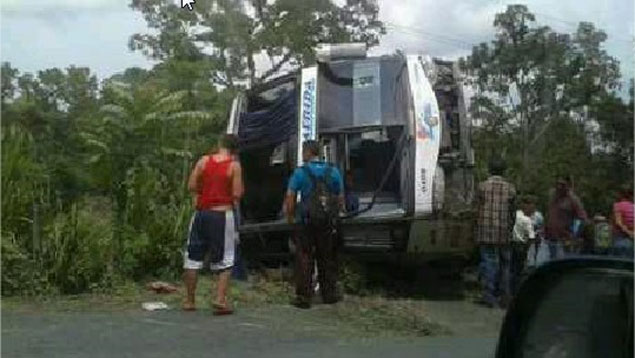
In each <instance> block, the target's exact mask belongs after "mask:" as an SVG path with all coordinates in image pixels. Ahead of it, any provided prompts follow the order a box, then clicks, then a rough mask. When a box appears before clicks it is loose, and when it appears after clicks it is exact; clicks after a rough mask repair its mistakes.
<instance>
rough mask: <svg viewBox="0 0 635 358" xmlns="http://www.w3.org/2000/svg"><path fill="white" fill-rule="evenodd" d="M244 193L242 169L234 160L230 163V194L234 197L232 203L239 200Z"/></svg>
mask: <svg viewBox="0 0 635 358" xmlns="http://www.w3.org/2000/svg"><path fill="white" fill-rule="evenodd" d="M244 194H245V186H244V184H243V169H242V167H241V166H240V163H239V162H234V163H233V164H232V196H233V198H234V204H237V203H238V202H240V199H241V198H242V197H243V195H244Z"/></svg>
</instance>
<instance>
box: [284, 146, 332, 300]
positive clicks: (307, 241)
mask: <svg viewBox="0 0 635 358" xmlns="http://www.w3.org/2000/svg"><path fill="white" fill-rule="evenodd" d="M319 154H320V147H319V144H318V142H316V141H313V140H309V141H306V142H304V143H303V145H302V157H303V160H304V165H303V166H302V167H300V168H296V170H295V171H294V172H293V174H292V176H291V178H290V179H289V187H288V190H287V195H286V198H285V212H286V214H287V219H288V221H289V222H290V223H295V222H296V221H298V222H299V223H300V224H301V225H300V227H299V229H298V230H297V232H296V234H295V237H294V240H295V248H296V249H295V253H296V258H295V276H296V299H295V301H294V305H295V306H296V307H298V308H310V307H311V297H312V294H313V292H312V291H313V290H312V287H311V286H312V285H311V273H312V268H313V266H314V257H315V258H316V259H317V260H316V261H317V271H318V281H319V283H320V292H321V294H322V300H323V302H324V303H328V304H330V303H336V302H337V300H338V297H337V293H336V281H337V269H338V267H337V251H338V232H337V230H338V227H337V216H338V215H339V211H340V210H342V208H343V206H344V193H343V190H344V188H343V183H342V176H341V174H340V172H339V170H338V169H337V168H335V167H333V166H331V165H330V164H327V163H325V162H321V161H319V160H318V158H319ZM298 193H300V196H301V200H300V205H299V210H296V198H297V194H298Z"/></svg>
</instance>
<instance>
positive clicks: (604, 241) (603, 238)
mask: <svg viewBox="0 0 635 358" xmlns="http://www.w3.org/2000/svg"><path fill="white" fill-rule="evenodd" d="M593 223H594V225H593V253H594V254H595V255H607V254H608V253H609V251H610V249H611V243H612V242H611V227H610V225H609V223H608V221H607V220H606V218H605V217H604V216H602V215H600V214H597V215H595V216H594V217H593Z"/></svg>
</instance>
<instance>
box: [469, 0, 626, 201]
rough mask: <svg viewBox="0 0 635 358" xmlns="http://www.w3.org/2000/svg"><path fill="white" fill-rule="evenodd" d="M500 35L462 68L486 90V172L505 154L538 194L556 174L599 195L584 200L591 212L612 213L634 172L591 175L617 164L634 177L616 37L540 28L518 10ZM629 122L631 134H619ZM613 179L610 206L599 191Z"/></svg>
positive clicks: (478, 104)
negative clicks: (607, 45)
mask: <svg viewBox="0 0 635 358" xmlns="http://www.w3.org/2000/svg"><path fill="white" fill-rule="evenodd" d="M494 27H495V28H496V36H495V39H494V40H493V41H492V42H491V43H489V44H488V43H482V44H480V45H478V46H475V47H474V49H473V51H472V54H471V56H468V57H467V58H465V59H462V61H461V62H462V66H463V68H464V69H465V70H466V72H467V73H468V77H469V78H472V81H473V84H474V87H475V89H476V96H475V97H474V98H473V100H472V106H471V113H472V115H473V116H474V117H475V118H478V119H479V120H481V121H482V126H480V127H479V128H477V129H476V133H475V145H476V149H477V157H478V158H479V159H480V160H481V163H480V168H481V173H482V174H485V173H484V168H485V161H486V160H487V158H489V157H491V156H492V155H495V154H499V155H500V154H502V155H503V156H504V157H505V158H506V159H507V161H508V162H509V164H510V167H511V171H510V176H511V177H512V178H513V180H514V181H515V182H516V183H517V184H518V185H520V186H521V188H522V189H524V190H525V191H533V192H538V193H546V192H547V189H548V187H550V186H551V185H552V179H553V177H554V176H555V175H556V174H571V175H573V176H574V177H576V178H579V179H580V180H579V181H578V183H579V185H578V186H577V188H578V190H579V191H581V192H582V191H584V192H587V193H591V192H595V194H593V195H591V194H588V195H587V194H584V193H583V194H582V195H583V196H585V195H586V199H588V200H589V201H590V202H591V206H593V207H594V208H597V209H604V208H605V205H606V201H607V200H606V198H610V197H612V192H613V191H614V190H615V189H616V188H617V186H618V185H619V183H620V182H627V181H628V180H629V178H632V170H631V174H627V173H625V172H624V171H621V172H620V173H621V175H622V176H621V177H613V178H606V177H602V178H601V179H600V177H598V176H597V175H590V173H592V172H594V171H595V170H596V169H598V168H603V169H604V168H606V169H607V170H608V167H607V166H609V167H610V166H611V160H613V159H616V158H617V157H620V158H621V159H620V160H622V163H623V164H624V165H626V166H627V167H630V168H632V156H630V157H629V156H628V155H627V153H628V152H632V146H633V136H632V110H630V117H628V116H629V107H628V106H627V104H625V103H623V101H622V100H621V99H620V98H619V97H618V94H617V91H618V90H619V85H620V82H619V79H620V73H619V62H618V61H617V60H616V59H615V58H613V57H611V56H610V55H608V54H607V52H606V50H605V49H604V47H603V45H604V42H605V41H606V39H607V35H606V33H605V32H604V31H602V30H599V29H597V28H595V26H594V25H593V24H591V23H586V22H582V23H580V24H579V26H578V29H577V31H576V32H575V33H573V34H566V33H559V32H556V31H554V30H552V29H551V28H549V27H547V26H542V25H540V24H537V23H536V21H535V16H534V15H533V14H532V13H531V12H530V11H529V9H528V8H527V7H526V6H525V5H510V6H508V8H507V10H506V11H504V12H502V13H499V14H497V15H496V17H495V21H494ZM628 118H630V120H629V119H628ZM629 123H630V131H629V132H621V134H617V131H616V130H618V131H619V130H628V129H629V128H628V126H629ZM598 126H599V129H598ZM625 133H628V134H625ZM592 139H595V140H592ZM621 148H629V149H621ZM607 149H608V152H609V153H610V154H608V153H604V152H606V150H607ZM616 156H617V157H616ZM600 158H602V159H600ZM610 158H613V159H610ZM609 159H610V160H609ZM605 179H608V180H606V181H603V182H601V183H602V184H601V188H602V189H603V190H604V195H605V198H600V193H598V192H597V190H593V189H595V188H597V187H598V185H599V184H600V182H598V181H601V180H605ZM587 189H588V190H587ZM608 200H609V201H610V200H611V199H608Z"/></svg>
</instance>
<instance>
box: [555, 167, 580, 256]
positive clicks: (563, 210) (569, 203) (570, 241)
mask: <svg viewBox="0 0 635 358" xmlns="http://www.w3.org/2000/svg"><path fill="white" fill-rule="evenodd" d="M549 198H550V199H549V209H548V212H547V227H546V232H545V236H546V240H547V244H548V245H549V258H550V259H551V260H555V259H560V258H562V257H564V256H565V255H569V254H573V253H574V252H575V251H574V247H575V244H576V243H575V240H576V238H575V232H574V224H575V220H576V219H579V220H580V221H583V222H587V221H588V218H587V214H586V212H585V211H584V207H583V206H582V203H581V202H580V199H578V197H577V196H576V195H575V193H574V192H573V190H572V189H571V180H570V178H568V177H565V176H560V177H558V179H557V180H556V187H555V189H552V190H551V192H550V194H549Z"/></svg>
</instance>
